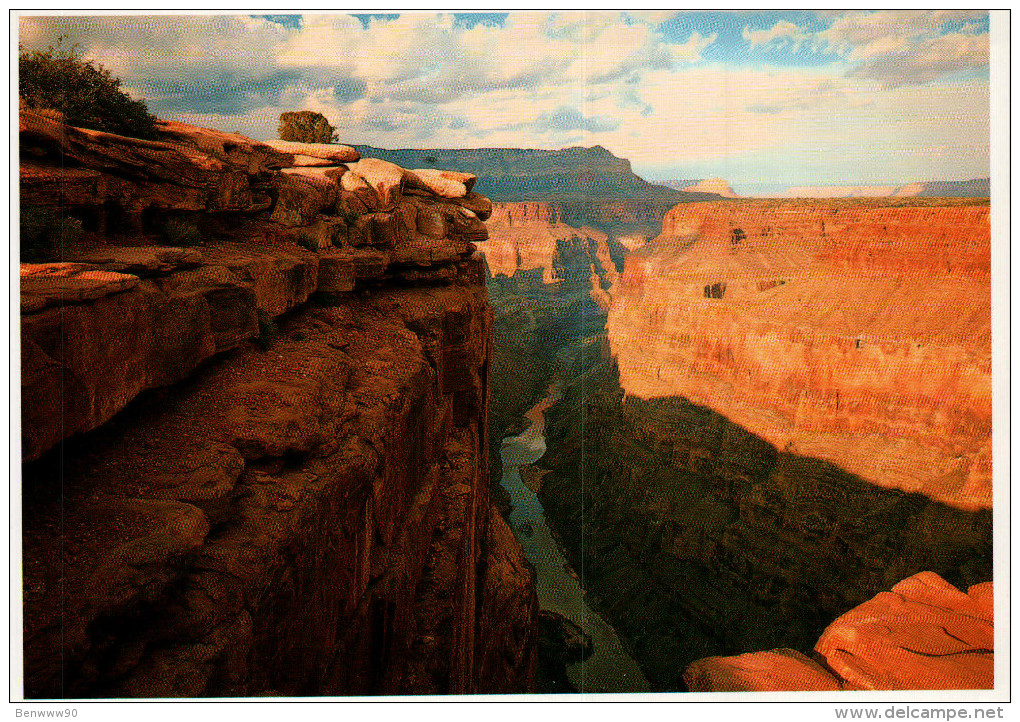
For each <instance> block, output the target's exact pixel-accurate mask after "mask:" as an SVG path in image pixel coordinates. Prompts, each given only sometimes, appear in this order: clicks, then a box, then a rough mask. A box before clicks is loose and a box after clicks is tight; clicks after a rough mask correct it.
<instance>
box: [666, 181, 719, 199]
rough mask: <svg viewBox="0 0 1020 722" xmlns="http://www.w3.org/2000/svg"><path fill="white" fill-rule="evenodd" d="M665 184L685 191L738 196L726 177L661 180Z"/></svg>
mask: <svg viewBox="0 0 1020 722" xmlns="http://www.w3.org/2000/svg"><path fill="white" fill-rule="evenodd" d="M659 182H660V183H662V184H663V185H665V186H669V187H670V188H676V189H677V190H679V191H684V192H685V193H711V194H713V195H717V196H721V197H723V198H737V197H738V196H737V194H736V193H734V191H733V189H732V188H731V187H730V184H729V182H728V181H726V179H724V178H691V179H683V178H678V179H673V180H664V181H659Z"/></svg>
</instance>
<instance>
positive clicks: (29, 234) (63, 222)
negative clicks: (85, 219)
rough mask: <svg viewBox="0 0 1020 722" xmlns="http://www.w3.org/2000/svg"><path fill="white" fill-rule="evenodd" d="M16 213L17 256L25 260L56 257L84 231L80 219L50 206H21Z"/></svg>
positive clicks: (33, 261)
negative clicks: (18, 243)
mask: <svg viewBox="0 0 1020 722" xmlns="http://www.w3.org/2000/svg"><path fill="white" fill-rule="evenodd" d="M20 216H21V218H20V226H21V227H20V234H19V235H20V250H21V260H22V262H25V263H40V262H44V261H55V260H59V259H60V257H61V256H62V255H63V250H64V248H66V247H67V246H70V245H74V244H75V243H78V242H80V241H81V240H82V238H83V237H84V235H85V230H84V229H83V228H82V224H81V221H79V220H78V219H77V218H75V217H73V216H70V215H67V214H66V213H56V212H54V210H53V209H52V208H47V207H45V206H21V213H20Z"/></svg>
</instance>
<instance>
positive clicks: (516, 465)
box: [500, 387, 648, 692]
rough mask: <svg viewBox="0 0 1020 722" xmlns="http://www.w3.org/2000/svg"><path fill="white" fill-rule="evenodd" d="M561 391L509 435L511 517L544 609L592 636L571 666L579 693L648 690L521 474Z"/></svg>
mask: <svg viewBox="0 0 1020 722" xmlns="http://www.w3.org/2000/svg"><path fill="white" fill-rule="evenodd" d="M557 396H558V392H557V389H556V388H555V387H551V388H550V389H549V392H548V394H547V396H546V397H545V398H544V399H543V400H542V401H540V402H539V403H538V404H536V405H535V406H534V407H533V408H532V409H530V410H529V411H528V413H527V415H526V418H527V419H528V420H529V421H530V425H529V426H528V428H527V429H526V430H525V431H524V432H523V433H521V434H519V435H517V436H508V437H506V438H504V439H503V444H502V448H501V450H500V452H501V453H500V455H501V458H502V461H503V477H502V481H501V484H502V486H503V488H504V489H505V490H506V491H507V493H508V494H509V496H510V502H511V504H512V505H513V507H512V510H511V512H510V516H509V521H510V524H511V526H512V528H513V531H514V535H515V536H516V537H517V539H518V540H519V541H520V543H521V546H522V547H523V548H524V555H525V557H527V559H528V561H529V562H530V563H531V564H532V566H533V567H534V569H535V586H536V591H537V593H538V604H539V608H540V609H542V610H544V611H549V612H554V613H556V614H559V615H561V616H563V617H565V618H566V619H568V620H569V621H571V622H573V623H574V624H576V625H578V626H579V627H580V628H581V630H582V631H583V632H584V634H585V635H586V636H587V637H589V638H590V639H591V642H592V646H593V651H592V653H591V655H590V656H588V657H587V658H586V659H583V660H582V661H580V662H577V663H575V664H572V665H570V666H569V667H568V668H567V675H568V676H569V678H570V682H571V683H572V685H573V686H574V688H575V689H577V691H579V692H645V691H648V682H647V680H646V679H645V677H644V674H643V673H642V672H641V668H640V667H639V666H638V664H637V662H635V661H634V659H633V658H632V657H631V656H630V654H628V652H627V651H626V649H625V648H624V645H623V643H622V642H621V640H620V638H619V636H618V635H617V633H616V630H614V629H613V627H612V626H611V625H610V624H609V623H608V622H607V621H606V620H605V619H603V618H602V617H601V616H600V615H599V614H598V613H596V612H595V611H593V610H592V609H591V608H590V607H589V606H588V604H587V602H586V601H585V590H584V588H583V587H582V585H581V579H580V577H579V576H578V575H577V573H576V572H575V571H574V570H573V569H572V568H571V566H570V563H569V562H568V561H567V559H566V557H565V556H564V554H563V551H562V549H561V548H560V545H559V542H558V541H557V540H556V537H555V535H554V534H553V532H552V530H551V529H550V528H549V526H548V524H547V523H546V519H545V510H544V509H543V508H542V502H541V501H539V499H538V496H537V495H536V494H535V492H534V491H533V490H532V489H530V488H528V486H527V485H526V484H525V483H524V480H523V479H522V478H521V468H522V467H526V466H528V465H530V464H534V463H535V462H536V461H538V460H539V459H540V458H541V457H542V455H543V454H545V451H546V440H545V411H546V410H547V409H548V408H549V406H550V405H551V404H552V403H553V402H554V401H555V400H556V398H557Z"/></svg>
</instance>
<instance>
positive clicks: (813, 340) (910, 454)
mask: <svg viewBox="0 0 1020 722" xmlns="http://www.w3.org/2000/svg"><path fill="white" fill-rule="evenodd" d="M989 253H990V242H989V221H988V206H987V205H960V206H949V207H946V206H938V205H932V206H916V207H911V206H897V207H867V206H861V205H855V204H845V205H842V206H833V205H827V204H825V203H824V202H815V203H806V202H804V203H797V204H794V203H792V202H788V203H776V202H771V203H769V202H748V203H728V204H692V205H686V206H679V207H677V208H676V209H674V210H673V211H672V212H671V213H670V214H669V215H668V216H667V217H666V219H665V221H664V225H663V233H662V235H661V236H660V237H659V238H657V239H656V240H655V241H653V242H652V243H651V244H649V245H648V246H647V247H646V248H644V249H643V250H642V251H641V252H640V253H639V254H638V255H636V256H632V257H631V258H630V259H628V263H627V268H626V272H625V274H624V276H623V279H622V282H621V283H620V284H619V290H618V292H617V294H616V295H617V299H616V304H615V305H614V308H613V311H612V313H611V314H610V320H609V327H608V328H609V337H610V340H611V342H612V346H613V351H614V354H615V355H616V356H617V358H618V360H619V367H620V379H621V383H622V386H623V388H624V389H625V390H626V391H627V393H628V394H633V395H635V396H639V397H641V398H657V397H667V396H681V397H683V398H685V399H687V400H689V401H691V402H693V403H696V404H701V405H704V406H706V407H708V408H710V409H712V410H713V411H715V412H717V413H719V414H721V415H723V416H725V417H726V418H727V419H729V420H730V421H732V422H734V423H736V424H739V425H741V426H743V427H744V428H746V429H748V430H749V431H751V432H753V433H755V434H758V435H760V436H762V437H763V438H765V439H766V440H767V441H768V442H769V443H771V444H772V445H773V446H775V447H777V448H779V449H782V450H785V451H789V452H791V453H797V454H801V455H805V456H810V457H814V458H818V459H823V460H826V461H829V462H832V463H834V464H836V465H837V466H839V467H841V468H842V469H844V470H846V471H848V472H850V473H853V474H856V475H858V476H860V477H861V478H863V479H865V480H867V481H868V482H870V483H873V484H876V485H880V486H884V487H890V488H897V489H902V490H904V491H911V492H913V491H917V492H921V493H923V494H925V495H927V496H929V497H930V498H932V499H934V500H937V501H940V502H943V503H947V504H951V505H953V506H957V507H960V508H965V509H978V508H984V507H988V506H990V505H991V445H990V444H991V348H990V323H991V314H990V293H989Z"/></svg>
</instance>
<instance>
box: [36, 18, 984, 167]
mask: <svg viewBox="0 0 1020 722" xmlns="http://www.w3.org/2000/svg"><path fill="white" fill-rule="evenodd" d="M61 35H62V36H64V37H65V39H66V41H65V42H67V43H68V44H70V43H78V44H79V46H80V48H81V51H82V53H83V54H84V55H85V56H86V57H88V58H92V59H94V60H97V61H98V62H100V63H102V64H103V65H104V66H106V67H108V68H109V69H110V70H111V71H112V72H113V73H114V74H115V75H117V76H118V77H120V78H121V79H122V81H123V85H124V87H125V88H127V89H128V90H129V91H130V92H131V93H132V94H133V95H135V96H136V97H141V98H144V99H145V100H146V101H147V102H148V104H149V106H150V108H151V109H152V110H153V111H154V112H155V113H157V114H158V115H160V116H163V117H170V118H174V119H178V120H183V121H185V122H191V123H196V124H199V125H205V126H207V127H213V128H220V129H224V130H231V131H239V132H242V133H245V134H247V135H250V136H252V137H255V138H260V139H269V138H272V137H275V134H276V125H277V119H278V117H279V114H280V113H281V112H284V111H287V110H298V109H309V110H315V111H318V112H321V113H323V114H324V115H326V116H327V118H329V119H330V121H331V122H332V123H333V125H335V126H336V127H337V128H338V129H339V134H340V137H341V140H342V141H344V142H350V143H366V144H371V145H376V146H382V147H419V148H424V147H486V146H514V147H537V148H560V147H565V146H570V145H595V144H600V145H603V146H605V147H606V148H609V149H610V150H611V151H613V152H614V153H616V154H617V155H620V156H623V157H626V158H629V159H630V160H631V161H632V162H633V164H634V167H635V169H636V170H637V171H638V172H640V173H642V174H643V175H645V176H646V177H649V178H696V177H711V176H721V177H724V178H727V179H728V180H730V181H731V182H732V183H734V185H737V186H739V185H740V184H759V185H760V184H765V185H771V186H774V187H778V186H782V185H807V184H822V183H838V184H848V185H857V184H876V183H906V182H910V181H914V180H950V179H964V178H971V177H979V176H987V175H988V153H989V149H988V146H989V142H988V134H989V130H988V125H989V124H988V52H989V22H988V16H987V14H986V13H983V12H978V11H944V10H941V11H875V12H871V11H849V12H838V13H837V12H832V11H825V12H807V11H791V12H772V11H769V12H747V11H739V12H721V11H719V12H676V11H651V12H634V13H626V12H623V13H621V12H614V13H610V12H584V13H582V12H566V13H510V14H507V13H455V14H449V15H443V14H434V13H405V14H401V15H395V14H378V15H357V16H350V15H304V16H298V15H270V16H227V15H196V16H178V17H174V16H153V15H146V16H141V15H138V16H91V17H85V18H83V17H77V18H74V17H23V18H21V20H20V40H21V42H22V43H24V44H25V45H26V46H28V47H37V48H44V47H46V46H47V45H49V44H50V43H52V42H54V40H55V39H56V38H57V37H58V36H61Z"/></svg>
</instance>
